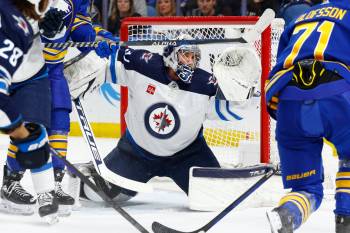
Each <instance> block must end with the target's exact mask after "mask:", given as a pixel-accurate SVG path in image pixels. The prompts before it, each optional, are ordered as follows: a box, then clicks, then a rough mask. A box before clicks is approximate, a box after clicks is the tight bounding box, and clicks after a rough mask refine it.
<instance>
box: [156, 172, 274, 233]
mask: <svg viewBox="0 0 350 233" xmlns="http://www.w3.org/2000/svg"><path fill="white" fill-rule="evenodd" d="M276 172H277V169H275V168H269V170H268V171H267V172H266V174H265V175H264V176H263V177H262V178H260V179H259V180H258V181H257V182H256V183H254V184H253V185H252V186H251V187H250V188H249V189H248V190H247V191H245V192H244V193H243V194H242V195H241V196H239V197H238V198H237V199H236V200H235V201H234V202H232V203H231V204H230V205H229V206H227V207H226V208H225V209H224V210H223V211H221V212H220V213H219V214H218V215H216V216H215V217H214V218H213V219H212V220H211V221H210V222H208V223H207V224H206V225H204V226H203V227H201V228H199V229H198V230H195V231H188V232H185V231H178V230H174V229H172V228H169V227H167V226H164V225H163V224H161V223H159V222H153V223H152V230H153V232H155V233H199V232H207V231H208V230H209V229H210V228H212V227H213V226H214V225H215V224H216V223H218V222H219V221H220V220H221V219H223V218H224V217H225V216H226V215H227V214H228V213H229V212H230V211H231V210H233V209H234V208H235V207H237V206H238V205H239V204H240V203H241V202H242V201H243V200H244V199H246V198H247V197H248V196H249V195H250V194H252V193H253V192H254V191H255V190H256V189H258V188H259V187H260V186H261V185H262V184H263V183H265V182H266V181H267V180H268V179H270V177H272V176H273V175H274V174H276Z"/></svg>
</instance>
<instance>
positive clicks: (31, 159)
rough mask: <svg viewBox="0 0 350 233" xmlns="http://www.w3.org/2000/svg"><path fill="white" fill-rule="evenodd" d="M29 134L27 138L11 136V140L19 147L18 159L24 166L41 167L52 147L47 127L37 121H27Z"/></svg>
mask: <svg viewBox="0 0 350 233" xmlns="http://www.w3.org/2000/svg"><path fill="white" fill-rule="evenodd" d="M24 126H25V128H26V129H27V130H28V132H29V135H28V137H26V138H22V139H16V138H13V137H10V139H11V142H12V144H13V145H15V146H16V147H17V148H18V151H17V153H16V160H17V161H18V163H19V164H20V165H21V166H22V167H23V168H28V169H33V168H40V167H42V166H43V165H44V164H46V162H47V161H48V159H49V157H50V147H49V144H48V138H47V133H46V129H45V128H44V126H42V125H39V124H35V123H25V125H24Z"/></svg>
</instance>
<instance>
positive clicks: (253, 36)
mask: <svg viewBox="0 0 350 233" xmlns="http://www.w3.org/2000/svg"><path fill="white" fill-rule="evenodd" d="M274 17H275V12H274V11H273V10H272V9H266V10H265V11H264V13H263V14H262V15H261V16H260V18H259V20H258V21H257V23H256V24H255V25H254V26H253V27H252V28H251V30H249V31H247V32H245V33H244V34H243V36H242V37H240V38H231V39H204V40H146V41H126V42H121V43H119V45H123V46H147V45H148V46H152V45H163V46H166V45H173V46H179V45H182V44H197V45H198V44H212V43H245V42H248V43H250V42H253V41H255V40H257V39H258V37H259V36H260V34H261V33H262V32H263V31H264V30H265V29H266V28H267V27H268V26H269V25H270V23H271V21H272V20H273V19H274ZM105 41H107V42H108V43H109V44H110V45H113V44H114V45H115V44H117V43H115V42H111V41H110V40H105ZM98 43H100V41H92V42H74V41H67V42H63V43H45V47H46V48H52V49H65V48H68V47H78V48H79V47H96V46H97V45H98Z"/></svg>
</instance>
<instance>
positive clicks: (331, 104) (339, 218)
mask: <svg viewBox="0 0 350 233" xmlns="http://www.w3.org/2000/svg"><path fill="white" fill-rule="evenodd" d="M326 101H327V102H326ZM349 103H350V92H345V93H343V94H342V95H340V96H335V97H332V98H329V100H325V103H324V105H325V108H326V107H327V108H326V110H324V111H326V114H327V116H328V117H329V120H328V122H329V125H330V126H331V128H332V129H333V130H332V131H331V132H330V133H329V135H327V139H329V140H330V141H331V142H332V143H333V144H334V146H335V147H336V149H337V152H338V156H339V170H338V173H337V176H336V194H335V199H336V208H335V210H334V213H335V215H336V216H335V218H336V232H337V233H345V232H350V125H349V120H350V104H349ZM328 109H329V110H328Z"/></svg>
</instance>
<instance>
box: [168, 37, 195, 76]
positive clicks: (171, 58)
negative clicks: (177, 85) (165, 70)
mask: <svg viewBox="0 0 350 233" xmlns="http://www.w3.org/2000/svg"><path fill="white" fill-rule="evenodd" d="M176 40H193V37H192V36H190V35H188V34H182V35H180V36H179V37H177V38H176ZM179 44H180V45H177V46H174V45H168V46H166V47H164V50H163V60H164V64H165V66H167V67H170V68H172V69H173V70H174V71H175V73H176V74H177V76H178V77H179V78H180V79H181V80H182V81H183V82H185V83H190V82H191V79H192V76H193V72H194V70H195V69H196V68H197V67H198V66H199V61H200V59H201V51H200V49H199V47H198V46H197V45H195V44H192V43H183V44H182V43H181V42H180V43H179ZM179 52H183V53H186V52H191V53H194V56H195V58H194V64H193V65H192V66H190V65H188V64H182V63H180V62H179Z"/></svg>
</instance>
